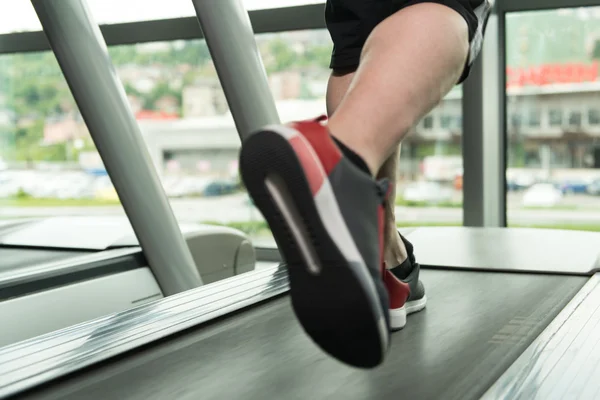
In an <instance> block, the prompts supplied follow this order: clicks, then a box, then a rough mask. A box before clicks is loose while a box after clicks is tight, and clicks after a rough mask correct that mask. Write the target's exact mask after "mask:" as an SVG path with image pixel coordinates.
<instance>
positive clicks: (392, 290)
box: [383, 269, 410, 310]
mask: <svg viewBox="0 0 600 400" xmlns="http://www.w3.org/2000/svg"><path fill="white" fill-rule="evenodd" d="M383 283H384V284H385V287H386V289H387V291H388V295H389V298H390V309H391V310H396V309H398V308H402V307H403V306H404V305H405V304H406V301H407V300H408V296H410V287H409V286H408V283H405V282H402V281H401V280H400V279H398V278H397V277H396V275H394V274H393V273H392V272H390V271H389V270H387V269H386V270H385V271H384V273H383Z"/></svg>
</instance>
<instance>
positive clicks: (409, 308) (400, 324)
mask: <svg viewBox="0 0 600 400" xmlns="http://www.w3.org/2000/svg"><path fill="white" fill-rule="evenodd" d="M426 305H427V296H424V297H422V298H420V299H418V300H413V301H409V302H407V303H406V304H405V305H404V307H401V308H396V309H390V329H391V330H392V332H395V331H399V330H402V329H404V327H405V326H406V316H407V315H410V314H414V313H416V312H419V311H422V310H423V309H424V308H425V306H426Z"/></svg>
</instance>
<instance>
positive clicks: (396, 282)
mask: <svg viewBox="0 0 600 400" xmlns="http://www.w3.org/2000/svg"><path fill="white" fill-rule="evenodd" d="M398 235H400V239H401V240H402V242H403V243H404V246H405V248H406V252H407V254H408V257H407V259H406V260H404V262H403V263H402V264H400V265H397V266H396V267H394V268H391V269H389V270H386V271H385V276H384V282H385V285H386V288H387V290H388V292H389V296H390V328H391V330H392V331H396V330H400V329H402V328H404V326H405V325H406V316H407V315H409V314H413V313H416V312H418V311H421V310H423V309H424V308H425V306H426V305H427V296H426V295H425V286H423V282H421V280H420V279H419V274H420V271H421V266H420V265H419V263H418V262H417V260H416V258H415V254H414V247H413V245H412V243H410V242H409V241H408V240H407V239H406V238H405V237H404V236H402V235H401V234H400V233H398ZM406 289H408V293H407V292H406Z"/></svg>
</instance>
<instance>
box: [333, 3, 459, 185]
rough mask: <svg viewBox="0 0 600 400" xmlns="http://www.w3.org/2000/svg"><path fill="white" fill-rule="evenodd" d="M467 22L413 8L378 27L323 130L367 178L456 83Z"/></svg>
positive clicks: (437, 9) (425, 6)
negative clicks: (357, 160) (355, 158)
mask: <svg viewBox="0 0 600 400" xmlns="http://www.w3.org/2000/svg"><path fill="white" fill-rule="evenodd" d="M468 50H469V34H468V28H467V23H466V22H465V20H464V19H463V18H462V17H461V16H460V14H458V13H457V12H456V11H454V10H452V9H450V8H448V7H446V6H443V5H440V4H435V3H419V4H416V5H413V6H409V7H407V8H404V9H402V10H401V11H398V12H397V13H395V14H393V15H392V16H391V17H389V18H387V19H386V20H384V21H383V22H381V23H380V24H379V25H378V26H377V27H376V28H375V29H374V30H373V32H372V33H371V35H370V36H369V39H368V40H367V42H366V44H365V46H364V47H363V51H362V55H361V61H360V66H359V68H358V70H357V72H356V75H355V76H354V79H352V83H351V84H350V87H349V89H348V92H347V93H346V95H345V96H344V97H343V99H342V101H341V103H340V104H339V106H338V108H337V109H336V111H335V114H334V115H332V117H331V118H330V120H329V123H328V126H329V129H330V131H331V133H332V135H334V136H335V137H336V138H337V139H338V140H340V141H341V142H342V143H344V144H345V145H346V146H348V147H349V148H351V149H352V150H354V151H355V152H356V153H358V154H359V155H360V156H361V157H362V158H363V159H364V161H365V162H366V164H367V166H368V167H369V168H370V170H371V172H372V173H373V175H376V173H377V172H378V171H379V170H380V168H381V166H382V165H383V164H384V163H385V161H386V160H387V159H388V158H389V157H390V156H391V155H392V153H393V152H394V151H396V149H397V147H398V145H399V143H400V141H401V140H402V138H403V137H404V136H405V135H406V133H407V132H408V130H409V129H410V127H411V126H413V125H414V124H415V123H416V122H417V121H418V120H420V119H421V118H422V117H423V116H424V115H425V114H426V113H427V112H429V111H430V110H431V109H432V108H433V107H435V106H436V105H437V104H438V103H439V102H440V101H441V99H442V98H443V97H444V96H445V95H446V93H448V92H449V91H450V89H451V88H452V87H453V86H454V85H455V84H456V83H457V82H458V80H459V78H460V76H461V74H462V72H463V70H464V67H465V64H466V61H467V57H468Z"/></svg>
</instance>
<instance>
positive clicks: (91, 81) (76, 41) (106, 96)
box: [31, 0, 202, 296]
mask: <svg viewBox="0 0 600 400" xmlns="http://www.w3.org/2000/svg"><path fill="white" fill-rule="evenodd" d="M31 3H32V4H33V7H34V9H35V11H36V13H37V16H38V18H39V20H40V22H41V24H42V27H43V29H44V33H45V34H46V36H47V38H48V41H49V43H50V46H51V47H52V50H53V52H54V54H55V55H56V59H57V60H58V63H59V65H60V67H61V70H62V72H63V74H64V76H65V79H66V81H67V83H68V84H69V88H70V90H71V93H72V94H73V97H74V98H75V101H76V102H77V106H78V107H79V110H80V112H81V115H82V116H83V119H84V120H85V123H86V125H87V127H88V129H89V131H90V134H91V135H92V138H93V139H94V143H95V144H96V146H97V148H98V152H99V153H100V155H101V157H102V161H103V162H104V164H105V166H106V170H107V171H108V173H109V175H110V178H111V180H112V182H113V184H114V186H115V189H116V190H117V193H118V195H119V199H120V200H121V203H122V204H123V208H124V209H125V212H126V214H127V216H128V218H129V220H130V221H131V225H132V226H133V229H134V231H135V233H136V236H137V237H138V239H139V241H140V244H141V246H142V249H143V251H144V254H145V255H146V257H147V259H148V263H149V265H150V268H151V269H152V272H153V274H154V275H155V277H156V280H157V282H158V284H159V285H160V287H161V290H162V291H163V293H164V294H165V295H167V296H169V295H172V294H175V293H180V292H183V291H186V290H189V289H193V288H195V287H198V286H200V285H202V280H201V278H200V275H199V274H198V271H197V269H196V266H195V265H194V260H193V259H192V255H191V254H190V251H189V249H188V247H187V246H186V243H185V240H184V238H183V235H182V234H181V231H180V230H179V226H178V225H177V221H176V219H175V216H174V215H173V211H172V210H171V206H170V204H169V200H168V199H167V196H166V194H165V192H164V190H163V188H162V185H161V183H160V181H159V178H158V174H157V172H156V170H155V168H154V165H153V162H152V159H151V157H150V154H149V152H148V149H147V146H146V144H145V143H144V139H143V138H142V134H141V132H140V129H139V127H138V125H137V122H136V120H135V118H134V116H133V113H132V112H131V108H130V106H129V103H128V101H127V97H126V93H125V90H124V89H123V86H122V85H121V82H120V80H119V77H118V75H117V72H116V70H115V68H114V66H113V64H112V62H111V60H110V57H109V55H108V49H107V47H106V43H105V42H104V39H103V37H102V33H101V32H100V28H99V27H98V25H97V24H96V23H95V22H94V21H93V18H92V15H91V12H90V11H89V8H88V6H87V4H86V2H85V1H84V0H32V1H31ZM173 265H177V266H178V268H173V267H172V266H173Z"/></svg>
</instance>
